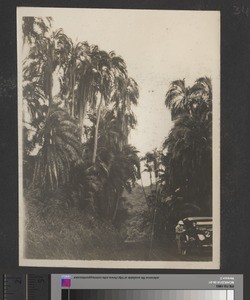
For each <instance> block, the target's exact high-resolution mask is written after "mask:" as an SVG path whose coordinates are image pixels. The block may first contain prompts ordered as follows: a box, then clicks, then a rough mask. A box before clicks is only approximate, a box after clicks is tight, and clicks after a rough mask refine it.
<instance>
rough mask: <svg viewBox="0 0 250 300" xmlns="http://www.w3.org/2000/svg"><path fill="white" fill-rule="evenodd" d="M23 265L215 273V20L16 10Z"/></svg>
mask: <svg viewBox="0 0 250 300" xmlns="http://www.w3.org/2000/svg"><path fill="white" fill-rule="evenodd" d="M17 55H18V161H19V265H20V266H37V267H42V266H44V267H80V268H84V267H86V268H87V267H88V268H92V267H93V268H130V269H132V268H165V269H167V268H171V269H173V268H177V269H179V268H181V269H218V268H219V266H220V13H219V12H218V11H198V10H197V11H192V10H189V11H188V10H187V11H184V10H183V11H181V10H179V11H178V10H135V9H83V8H75V9H73V8H37V7H36V8H32V7H19V8H17Z"/></svg>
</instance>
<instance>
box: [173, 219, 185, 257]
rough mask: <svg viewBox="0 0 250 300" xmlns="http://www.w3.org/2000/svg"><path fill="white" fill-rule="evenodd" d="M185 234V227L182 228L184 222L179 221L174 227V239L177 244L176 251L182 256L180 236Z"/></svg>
mask: <svg viewBox="0 0 250 300" xmlns="http://www.w3.org/2000/svg"><path fill="white" fill-rule="evenodd" d="M185 232H186V229H185V226H184V222H183V221H179V222H178V224H177V226H176V227H175V237H176V238H175V239H176V243H177V251H178V254H182V247H181V246H182V245H181V243H182V236H183V234H184V233H185Z"/></svg>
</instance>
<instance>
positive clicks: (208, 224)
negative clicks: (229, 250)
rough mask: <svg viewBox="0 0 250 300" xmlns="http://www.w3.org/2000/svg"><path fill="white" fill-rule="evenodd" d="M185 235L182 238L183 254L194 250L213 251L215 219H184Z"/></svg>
mask: <svg viewBox="0 0 250 300" xmlns="http://www.w3.org/2000/svg"><path fill="white" fill-rule="evenodd" d="M182 221H183V223H184V225H185V229H186V231H185V234H183V238H182V241H183V243H182V248H183V251H182V253H183V254H184V255H185V254H186V253H187V251H189V252H191V251H192V250H194V249H198V250H201V249H203V248H207V249H211V248H212V244H213V219H212V217H188V218H184V219H183V220H182Z"/></svg>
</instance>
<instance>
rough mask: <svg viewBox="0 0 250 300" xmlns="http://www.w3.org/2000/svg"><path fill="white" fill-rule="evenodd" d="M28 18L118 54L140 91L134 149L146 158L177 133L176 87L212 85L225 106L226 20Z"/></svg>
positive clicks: (209, 15)
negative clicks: (171, 103) (171, 97)
mask: <svg viewBox="0 0 250 300" xmlns="http://www.w3.org/2000/svg"><path fill="white" fill-rule="evenodd" d="M23 9H24V10H25V13H24V11H23V12H22V14H23V15H25V16H29V15H30V16H34V15H36V16H51V17H52V18H53V20H54V23H53V24H54V28H63V30H64V32H65V33H66V34H67V35H68V36H69V37H71V39H72V40H73V41H74V42H77V41H88V43H89V44H97V45H98V46H99V48H100V49H103V50H105V51H112V50H113V51H115V52H116V54H117V55H121V56H122V57H123V59H124V60H125V62H126V64H127V69H128V73H129V76H131V77H133V78H134V79H135V80H136V82H137V83H138V85H139V90H140V97H139V101H138V103H139V104H138V107H136V108H135V114H136V116H137V121H138V125H137V128H136V129H135V130H134V131H133V132H131V135H130V138H129V140H130V143H131V144H133V145H134V146H136V147H137V149H138V150H139V151H140V152H141V155H144V154H145V153H146V152H148V151H151V150H152V149H154V148H156V147H157V148H160V147H161V145H162V142H163V140H164V138H165V137H167V135H168V132H169V130H170V129H171V127H172V125H173V124H172V122H171V117H170V112H169V110H168V109H167V108H166V107H165V104H164V100H165V95H166V92H167V90H168V88H169V85H170V83H171V82H172V81H173V80H177V79H184V78H185V81H186V84H187V85H192V84H193V83H194V81H195V80H196V79H198V78H199V77H202V76H208V77H210V78H211V79H212V84H213V92H214V95H215V94H216V93H217V98H218V99H217V100H216V99H215V101H219V81H220V68H219V66H220V15H219V12H212V11H167V10H165V11H164V10H160V11H159V10H119V9H52V8H49V9H42V8H36V9H31V8H30V9H29V8H23Z"/></svg>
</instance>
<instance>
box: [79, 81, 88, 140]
mask: <svg viewBox="0 0 250 300" xmlns="http://www.w3.org/2000/svg"><path fill="white" fill-rule="evenodd" d="M86 94H87V92H86V88H84V87H83V93H82V101H81V102H80V112H79V127H80V138H81V142H82V143H83V142H84V140H83V125H84V118H85V115H86V111H87V96H86Z"/></svg>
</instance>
